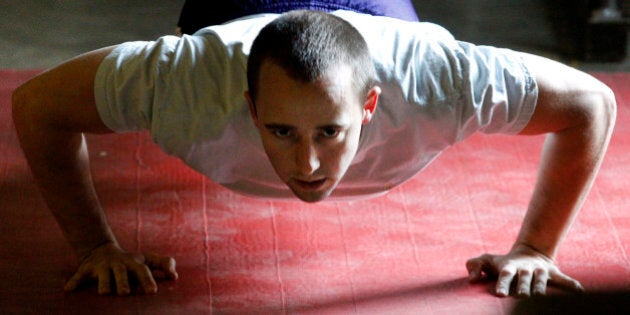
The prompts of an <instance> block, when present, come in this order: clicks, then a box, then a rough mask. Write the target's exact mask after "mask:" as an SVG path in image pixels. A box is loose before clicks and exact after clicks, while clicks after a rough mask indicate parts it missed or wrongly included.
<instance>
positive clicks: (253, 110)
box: [245, 91, 259, 126]
mask: <svg viewBox="0 0 630 315" xmlns="http://www.w3.org/2000/svg"><path fill="white" fill-rule="evenodd" d="M245 99H246V100H247V105H249V114H250V115H251V116H252V120H253V121H254V124H255V125H256V126H258V124H259V122H258V113H257V112H256V105H254V100H253V99H252V95H251V94H249V91H245Z"/></svg>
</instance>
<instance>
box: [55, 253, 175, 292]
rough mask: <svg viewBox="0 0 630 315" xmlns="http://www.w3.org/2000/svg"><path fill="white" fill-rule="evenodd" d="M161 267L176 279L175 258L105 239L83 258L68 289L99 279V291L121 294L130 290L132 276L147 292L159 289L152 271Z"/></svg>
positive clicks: (160, 269) (167, 275) (66, 288)
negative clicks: (128, 248) (138, 251)
mask: <svg viewBox="0 0 630 315" xmlns="http://www.w3.org/2000/svg"><path fill="white" fill-rule="evenodd" d="M152 270H154V271H161V272H162V273H164V274H165V275H166V277H167V278H169V279H171V280H177V277H178V275H177V271H175V259H173V258H172V257H166V256H158V255H155V254H134V253H128V252H125V251H124V250H123V249H121V248H120V247H119V246H118V245H116V244H113V243H106V244H104V245H101V246H99V247H97V248H95V249H94V250H92V251H91V252H90V253H89V255H88V256H87V257H85V258H84V259H83V261H82V262H81V265H80V266H79V269H78V270H77V272H76V273H75V274H74V276H72V278H70V280H69V281H68V283H66V286H65V290H66V291H73V290H75V289H77V288H78V287H79V286H80V285H81V284H82V283H85V282H87V281H89V280H96V281H97V282H98V293H99V294H110V293H112V289H113V288H115V290H116V291H115V292H116V293H117V294H118V295H127V294H130V293H131V286H130V284H129V277H130V276H131V277H132V279H136V280H137V281H138V284H139V286H140V287H141V288H142V291H143V292H144V293H148V294H152V293H156V292H157V284H156V283H155V280H154V278H153V275H152V273H151V271H152Z"/></svg>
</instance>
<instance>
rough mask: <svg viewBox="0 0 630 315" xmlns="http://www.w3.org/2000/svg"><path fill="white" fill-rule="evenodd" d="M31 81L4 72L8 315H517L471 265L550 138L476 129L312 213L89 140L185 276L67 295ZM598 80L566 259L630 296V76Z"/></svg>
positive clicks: (121, 201) (2, 202) (141, 222)
mask: <svg viewBox="0 0 630 315" xmlns="http://www.w3.org/2000/svg"><path fill="white" fill-rule="evenodd" d="M34 73H35V72H32V71H31V72H29V71H20V72H13V71H0V152H1V153H2V154H1V155H0V235H1V236H0V255H1V256H0V313H33V314H43V313H64V314H71V313H91V314H95V313H103V314H112V313H116V314H137V313H140V314H175V313H179V314H210V313H215V314H224V313H239V314H242V313H298V314H316V313H326V314H355V313H356V314H420V313H422V314H435V313H437V314H505V313H508V312H509V311H510V309H511V307H512V306H513V304H514V302H515V300H514V299H512V298H504V299H501V298H496V297H494V296H492V295H491V294H490V291H491V290H492V286H493V284H492V283H489V282H488V283H481V284H469V283H468V281H467V280H466V277H467V273H466V269H465V267H464V263H465V261H466V260H467V259H468V258H471V257H474V256H477V255H479V254H481V253H483V252H496V253H503V252H505V251H507V250H508V249H509V247H510V245H511V244H512V241H513V240H514V238H515V236H516V233H517V231H518V227H519V226H520V222H521V219H522V217H523V215H524V213H525V209H526V205H527V202H528V199H529V196H530V192H531V190H532V188H533V184H534V179H535V174H536V168H537V163H538V157H539V151H540V147H541V144H542V140H543V138H542V137H514V136H482V135H476V136H474V137H473V138H471V139H470V140H468V141H466V142H464V143H461V144H458V145H457V146H455V147H454V148H452V149H450V150H448V151H447V152H446V153H445V154H444V155H443V156H442V157H440V158H439V159H438V160H437V161H436V162H435V163H433V164H432V165H431V166H430V167H429V168H428V169H427V170H426V171H425V172H423V173H422V174H421V175H419V176H417V177H416V178H415V179H413V180H412V181H410V182H408V183H406V184H405V185H403V186H402V187H399V188H397V189H395V190H393V191H391V192H390V193H389V194H387V195H385V196H383V197H380V198H376V199H371V200H366V201H359V202H334V203H333V202H324V203H319V204H315V205H311V204H305V203H302V202H299V201H296V202H275V201H274V202H272V201H265V200H257V199H251V198H247V197H243V196H240V195H236V194H234V193H232V192H230V191H227V190H226V189H223V188H222V187H219V186H217V185H216V184H213V183H211V182H209V181H208V180H206V179H204V177H202V176H201V175H199V174H197V173H195V172H193V171H191V170H189V169H188V168H187V167H186V166H185V165H183V164H182V163H181V162H179V161H178V160H177V159H175V158H172V157H168V156H166V155H164V154H163V153H161V152H160V151H159V149H158V148H157V147H156V146H155V145H154V144H152V143H151V141H150V138H149V137H148V136H147V135H146V134H128V135H113V136H92V137H89V138H88V140H89V145H90V148H91V154H92V161H93V162H92V167H93V171H94V179H95V182H96V186H97V190H98V192H99V194H100V196H101V198H102V201H103V204H104V207H105V208H106V209H107V216H108V218H109V220H110V223H111V225H112V227H113V229H114V231H115V233H116V234H117V236H118V238H119V240H120V242H121V243H122V245H123V246H124V247H126V248H127V249H131V250H142V251H154V252H160V253H166V254H171V255H174V256H175V258H176V259H177V262H178V271H179V274H180V280H178V281H176V282H160V283H159V290H160V291H159V292H158V294H157V295H155V296H144V295H134V296H130V297H113V296H98V295H97V294H96V292H95V291H96V290H95V289H94V288H90V289H87V290H84V291H79V292H76V293H72V294H64V293H63V292H62V287H63V284H64V282H65V280H66V279H67V278H68V277H69V276H71V274H72V273H73V271H74V268H75V267H76V265H75V260H74V257H73V255H72V252H71V250H70V248H69V246H68V245H67V244H66V243H65V241H64V239H63V237H62V235H61V232H60V230H59V228H58V227H57V226H56V224H55V222H54V220H53V218H52V216H51V215H50V213H49V212H48V211H47V210H46V208H45V206H44V204H43V201H42V199H41V197H40V196H39V194H38V192H37V190H36V188H35V186H34V184H33V181H32V177H31V175H30V173H29V171H28V169H27V167H26V164H25V161H24V158H23V156H22V153H21V151H20V149H19V145H18V143H17V140H16V137H15V133H14V131H13V126H12V123H11V119H10V116H11V115H10V106H9V103H10V94H11V91H12V90H13V89H14V88H15V87H16V86H17V85H19V84H20V82H23V81H24V80H25V79H27V78H28V77H30V76H31V75H33V74H34ZM597 77H599V78H600V79H602V80H603V81H604V82H606V83H607V84H608V85H609V86H611V87H612V88H613V89H614V90H615V92H616V94H617V99H618V103H619V113H618V121H617V127H616V130H615V134H614V136H613V139H612V143H611V145H610V149H609V153H608V155H607V157H606V159H605V162H604V164H603V167H602V170H601V172H600V175H599V177H598V179H597V181H596V183H595V186H594V188H593V190H592V192H591V194H590V196H589V198H588V201H587V203H586V205H585V206H584V209H583V211H582V212H581V214H580V215H579V217H578V219H577V221H576V223H575V225H574V226H573V228H572V230H571V232H570V233H569V235H568V237H567V239H566V241H565V242H564V243H563V245H562V247H561V250H560V252H559V257H558V263H559V265H560V266H561V268H562V269H563V270H564V271H565V272H566V273H568V274H569V275H571V276H574V277H576V278H577V279H579V280H580V281H582V284H583V285H584V286H585V287H586V289H587V290H599V289H611V288H621V289H630V260H629V258H628V252H629V251H630V211H629V210H630V209H629V205H630V197H628V194H627V193H628V188H630V178H629V177H628V174H630V155H629V154H628V152H630V130H629V129H630V74H624V73H617V74H597ZM515 144H516V145H515Z"/></svg>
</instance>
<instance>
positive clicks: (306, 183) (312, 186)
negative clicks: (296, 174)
mask: <svg viewBox="0 0 630 315" xmlns="http://www.w3.org/2000/svg"><path fill="white" fill-rule="evenodd" d="M293 182H294V183H295V184H296V185H297V186H298V187H300V188H301V189H302V190H310V191H315V190H319V189H320V188H322V187H323V186H324V184H325V183H326V178H322V179H318V180H300V179H295V178H294V179H293Z"/></svg>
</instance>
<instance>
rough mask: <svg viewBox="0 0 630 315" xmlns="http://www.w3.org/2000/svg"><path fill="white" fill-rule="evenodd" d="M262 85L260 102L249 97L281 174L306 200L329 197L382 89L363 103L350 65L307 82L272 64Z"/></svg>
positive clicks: (266, 65)
mask: <svg viewBox="0 0 630 315" xmlns="http://www.w3.org/2000/svg"><path fill="white" fill-rule="evenodd" d="M258 82H259V83H258V84H259V88H258V95H257V97H256V99H255V100H253V102H252V100H251V98H250V96H249V93H246V97H247V99H248V101H249V103H250V109H251V110H252V117H253V118H254V122H255V124H256V127H257V128H258V129H259V132H260V135H261V139H262V142H263V146H264V148H265V152H266V153H267V156H268V157H269V160H270V161H271V164H272V165H273V167H274V169H275V171H276V173H277V174H278V176H279V177H280V179H281V180H282V181H283V182H285V183H286V184H287V186H289V188H290V189H291V191H293V193H294V194H295V195H296V196H297V197H298V198H300V199H301V200H303V201H307V202H315V201H320V200H323V199H325V198H326V197H328V196H329V195H330V194H331V193H332V191H333V190H334V189H335V187H336V186H337V184H338V183H339V181H340V180H341V178H342V177H343V175H344V174H345V172H346V171H347V169H348V167H349V166H350V163H351V162H352V159H353V158H354V156H355V154H356V152H357V147H358V144H359V137H360V134H361V125H362V124H364V123H367V122H368V121H369V120H370V118H371V115H372V113H373V112H374V109H375V107H376V102H377V99H378V95H379V93H380V90H379V89H378V88H374V89H373V90H372V91H371V92H370V94H369V96H368V100H360V99H359V97H358V95H357V94H358V93H357V92H356V91H354V89H353V87H352V73H351V71H350V70H349V68H348V67H343V66H341V67H335V69H332V70H329V71H328V73H327V74H326V75H324V76H323V77H322V78H320V79H319V80H317V81H316V82H313V83H302V82H297V81H294V80H293V79H291V78H290V77H289V76H288V75H287V74H286V72H285V70H284V69H282V68H281V67H280V66H277V65H276V64H275V63H272V62H268V61H266V62H264V63H263V64H262V67H261V69H260V77H259V81H258ZM254 104H255V105H254Z"/></svg>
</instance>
